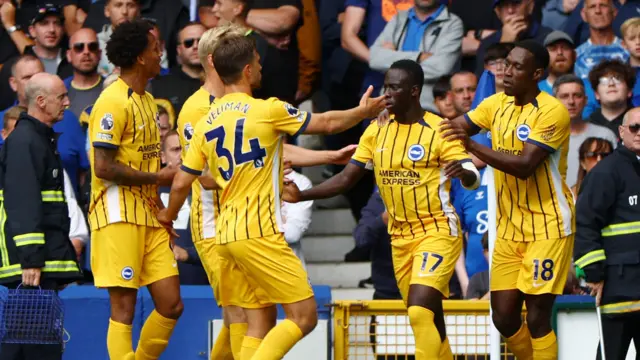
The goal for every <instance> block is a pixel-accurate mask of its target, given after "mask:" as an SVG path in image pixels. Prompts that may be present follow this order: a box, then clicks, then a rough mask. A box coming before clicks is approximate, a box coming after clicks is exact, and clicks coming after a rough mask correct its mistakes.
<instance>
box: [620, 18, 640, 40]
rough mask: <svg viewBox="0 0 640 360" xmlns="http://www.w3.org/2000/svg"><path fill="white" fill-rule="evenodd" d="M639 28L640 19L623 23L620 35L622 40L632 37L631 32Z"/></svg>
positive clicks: (632, 19)
mask: <svg viewBox="0 0 640 360" xmlns="http://www.w3.org/2000/svg"><path fill="white" fill-rule="evenodd" d="M638 27H640V17H633V18H631V19H628V20H627V21H625V22H624V23H622V26H620V33H621V34H622V38H624V37H625V36H627V35H631V34H629V33H630V32H631V30H632V29H636V28H638Z"/></svg>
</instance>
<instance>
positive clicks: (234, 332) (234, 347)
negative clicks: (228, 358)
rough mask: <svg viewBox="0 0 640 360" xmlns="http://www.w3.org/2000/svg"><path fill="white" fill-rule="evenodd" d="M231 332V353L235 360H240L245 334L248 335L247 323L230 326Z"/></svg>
mask: <svg viewBox="0 0 640 360" xmlns="http://www.w3.org/2000/svg"><path fill="white" fill-rule="evenodd" d="M229 329H230V332H231V342H230V343H231V352H232V353H233V358H234V359H235V360H240V351H241V350H242V343H243V342H244V338H245V336H244V334H246V333H247V323H237V324H231V325H229Z"/></svg>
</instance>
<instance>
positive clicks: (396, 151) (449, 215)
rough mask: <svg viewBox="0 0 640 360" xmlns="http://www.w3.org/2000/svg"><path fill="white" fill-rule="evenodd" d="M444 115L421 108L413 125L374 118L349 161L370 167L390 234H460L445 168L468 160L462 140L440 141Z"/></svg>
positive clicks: (409, 236)
mask: <svg viewBox="0 0 640 360" xmlns="http://www.w3.org/2000/svg"><path fill="white" fill-rule="evenodd" d="M440 121H442V119H441V118H440V117H439V116H437V115H434V114H431V113H428V112H427V113H425V115H424V118H423V120H420V121H419V122H417V123H414V124H412V125H405V124H400V123H398V122H397V121H393V120H391V121H390V122H389V123H388V124H386V125H384V126H383V127H380V126H379V125H378V124H377V123H376V122H373V123H372V124H371V125H369V127H368V128H367V130H366V131H365V132H364V134H363V135H362V137H361V138H360V143H359V144H358V149H357V150H356V152H355V154H354V155H353V158H352V159H351V163H353V164H355V165H358V166H361V167H365V168H367V169H370V170H373V171H374V172H375V177H376V184H377V186H378V188H379V189H380V196H381V197H382V200H383V202H384V204H385V207H386V208H387V212H388V213H389V234H391V237H392V239H413V238H419V237H424V236H425V235H427V234H429V233H432V232H440V233H446V234H449V235H452V236H458V235H459V227H460V226H459V221H458V217H457V215H456V212H455V209H454V208H453V206H452V205H451V203H450V201H449V190H450V188H451V182H450V181H449V179H448V178H447V177H446V176H445V175H444V170H443V167H444V165H445V164H447V163H449V162H451V161H458V160H468V161H471V159H470V158H469V155H468V154H467V152H466V151H465V149H464V147H463V146H462V143H461V142H460V141H444V140H442V138H441V136H440V127H439V123H440Z"/></svg>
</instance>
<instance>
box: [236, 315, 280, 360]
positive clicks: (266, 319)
mask: <svg viewBox="0 0 640 360" xmlns="http://www.w3.org/2000/svg"><path fill="white" fill-rule="evenodd" d="M243 313H244V314H245V315H246V318H247V325H248V326H247V332H246V333H245V336H244V339H243V341H242V351H241V352H240V358H239V359H236V360H251V359H253V358H254V355H255V354H256V352H257V351H258V349H259V348H260V344H262V340H263V339H264V338H265V336H267V334H268V333H269V331H270V330H271V329H273V327H274V326H276V317H277V310H276V307H275V305H273V306H269V307H266V308H259V309H243Z"/></svg>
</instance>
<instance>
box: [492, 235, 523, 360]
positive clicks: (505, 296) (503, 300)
mask: <svg viewBox="0 0 640 360" xmlns="http://www.w3.org/2000/svg"><path fill="white" fill-rule="evenodd" d="M527 246H528V245H527V244H526V243H517V242H513V241H507V240H500V239H498V240H496V243H495V248H494V250H493V255H492V260H491V274H490V282H491V284H490V289H491V310H492V312H493V314H492V320H493V324H494V325H495V326H496V328H497V329H498V331H499V332H500V334H502V336H504V338H505V339H506V342H507V346H508V347H509V350H511V352H513V353H514V355H515V356H516V357H517V358H518V359H522V360H530V359H532V358H533V347H532V345H531V335H530V334H529V328H528V327H527V326H526V325H525V323H524V322H523V321H522V304H523V303H524V295H523V293H522V292H521V291H520V290H519V289H518V278H519V276H520V269H521V268H522V261H523V256H522V254H523V253H524V252H526V249H527Z"/></svg>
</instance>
